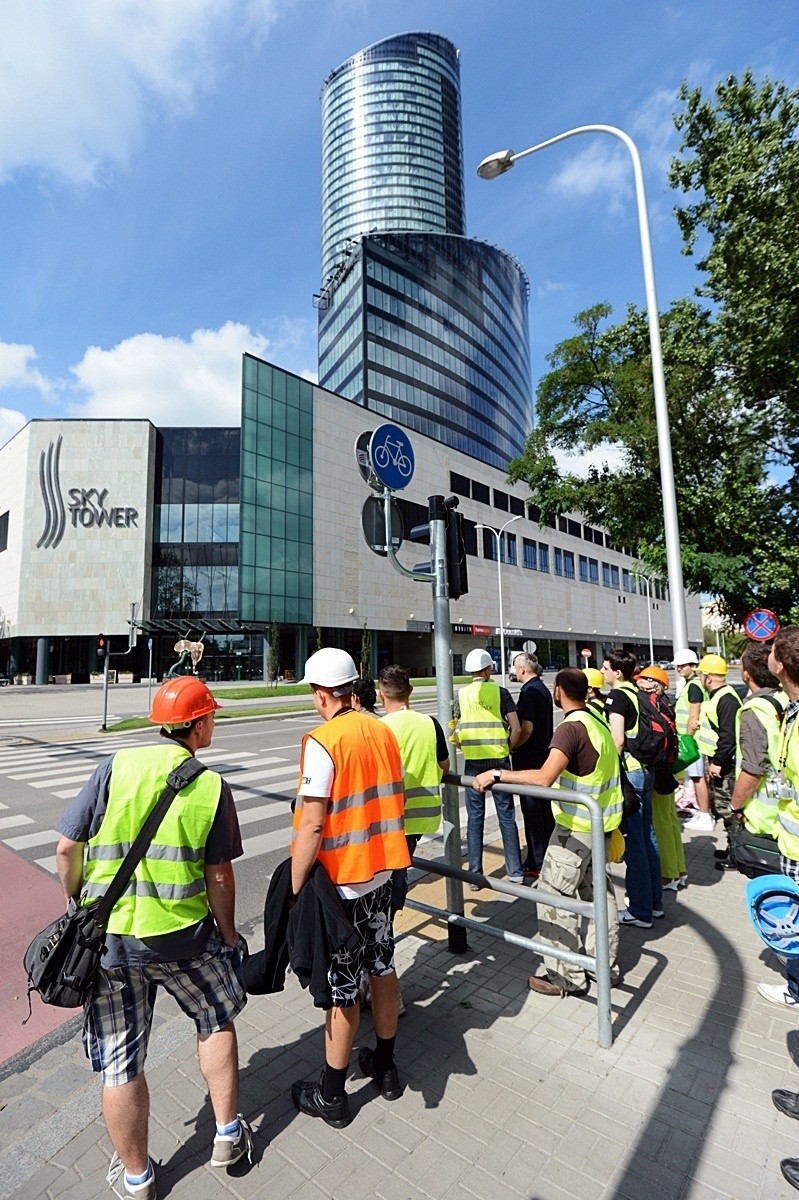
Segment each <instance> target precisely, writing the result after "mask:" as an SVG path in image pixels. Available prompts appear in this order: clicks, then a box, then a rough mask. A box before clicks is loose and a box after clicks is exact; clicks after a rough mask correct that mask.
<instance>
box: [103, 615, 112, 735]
mask: <svg viewBox="0 0 799 1200" xmlns="http://www.w3.org/2000/svg"><path fill="white" fill-rule="evenodd" d="M110 645H111V642H110V639H109V638H106V639H105V661H104V662H103V724H102V730H103V732H104V733H105V730H106V729H107V728H108V651H109V648H110Z"/></svg>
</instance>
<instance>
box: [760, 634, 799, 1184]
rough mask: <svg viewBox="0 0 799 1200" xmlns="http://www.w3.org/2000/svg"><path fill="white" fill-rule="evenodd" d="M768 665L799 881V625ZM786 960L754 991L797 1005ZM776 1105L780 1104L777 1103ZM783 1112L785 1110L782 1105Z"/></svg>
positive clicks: (797, 971)
mask: <svg viewBox="0 0 799 1200" xmlns="http://www.w3.org/2000/svg"><path fill="white" fill-rule="evenodd" d="M768 666H769V670H770V671H771V673H772V675H774V676H776V678H777V679H778V680H779V681H780V684H781V686H782V688H783V691H784V692H785V694H786V695H787V697H788V706H787V708H786V709H785V715H784V716H783V718H782V726H781V729H780V741H779V748H778V751H777V761H778V774H777V778H776V784H777V787H778V790H779V797H780V798H779V802H778V814H779V829H778V831H777V845H778V846H779V850H780V870H781V871H782V872H783V873H784V874H785V875H788V876H789V877H790V878H791V879H793V880H799V720H797V718H799V625H787V626H786V627H785V628H784V629H781V630H780V632H779V633H778V634H777V636H776V637H775V639H774V643H773V645H772V647H771V652H770V654H769V658H768ZM785 961H786V975H787V982H786V983H759V984H758V985H757V990H758V992H759V993H760V995H761V996H763V998H764V999H765V1000H770V1001H771V1003H772V1004H781V1005H783V1006H785V1007H786V1008H796V1007H798V1006H799V959H796V958H786V960H785ZM796 1099H797V1107H796V1111H793V1112H791V1114H790V1115H791V1116H794V1117H795V1116H797V1115H799V1098H796ZM775 1103H776V1101H775ZM777 1107H778V1108H780V1107H781V1106H780V1105H779V1104H778V1105H777ZM782 1111H786V1110H785V1109H784V1108H783V1109H782ZM791 1161H795V1160H791Z"/></svg>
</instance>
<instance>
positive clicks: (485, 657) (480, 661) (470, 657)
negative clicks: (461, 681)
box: [463, 650, 494, 675]
mask: <svg viewBox="0 0 799 1200" xmlns="http://www.w3.org/2000/svg"><path fill="white" fill-rule="evenodd" d="M486 667H490V668H491V670H492V671H493V670H494V660H493V658H492V657H491V655H490V654H489V653H488V651H487V650H470V651H469V653H468V654H467V655H466V662H465V663H464V664H463V669H464V671H465V672H466V674H467V675H476V674H477V673H478V672H479V671H484V670H485V669H486Z"/></svg>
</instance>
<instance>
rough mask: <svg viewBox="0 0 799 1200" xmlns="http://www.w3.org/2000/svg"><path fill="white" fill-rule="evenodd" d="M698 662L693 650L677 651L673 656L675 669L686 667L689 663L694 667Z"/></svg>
mask: <svg viewBox="0 0 799 1200" xmlns="http://www.w3.org/2000/svg"><path fill="white" fill-rule="evenodd" d="M698 662H699V659H698V658H697V657H696V654H695V653H694V651H693V650H678V651H677V653H676V654H675V655H674V665H675V667H687V666H688V664H689V663H690V664H691V666H692V667H695V666H696V664H697V663H698Z"/></svg>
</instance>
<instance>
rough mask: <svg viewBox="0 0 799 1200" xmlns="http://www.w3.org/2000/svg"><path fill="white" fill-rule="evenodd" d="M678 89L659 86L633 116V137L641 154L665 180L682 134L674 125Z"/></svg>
mask: <svg viewBox="0 0 799 1200" xmlns="http://www.w3.org/2000/svg"><path fill="white" fill-rule="evenodd" d="M676 110H677V89H676V88H673V89H672V88H657V89H656V90H655V91H654V92H652V93H651V94H650V95H649V96H647V98H646V99H645V100H644V102H643V104H642V105H641V106H640V108H639V109H638V111H637V112H636V113H635V114H634V116H633V137H634V138H635V141H636V143H637V144H638V147H639V149H640V151H641V157H642V158H643V159H645V161H646V162H647V165H648V166H649V167H650V168H651V170H652V171H653V172H657V173H658V175H660V176H662V177H663V179H664V180H665V176H666V172H667V171H668V168H669V163H670V162H671V159H672V157H673V156H674V155H675V154H676V153H677V148H678V145H679V134H678V132H677V130H676V129H675V127H674V120H673V114H674V113H675V112H676Z"/></svg>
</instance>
